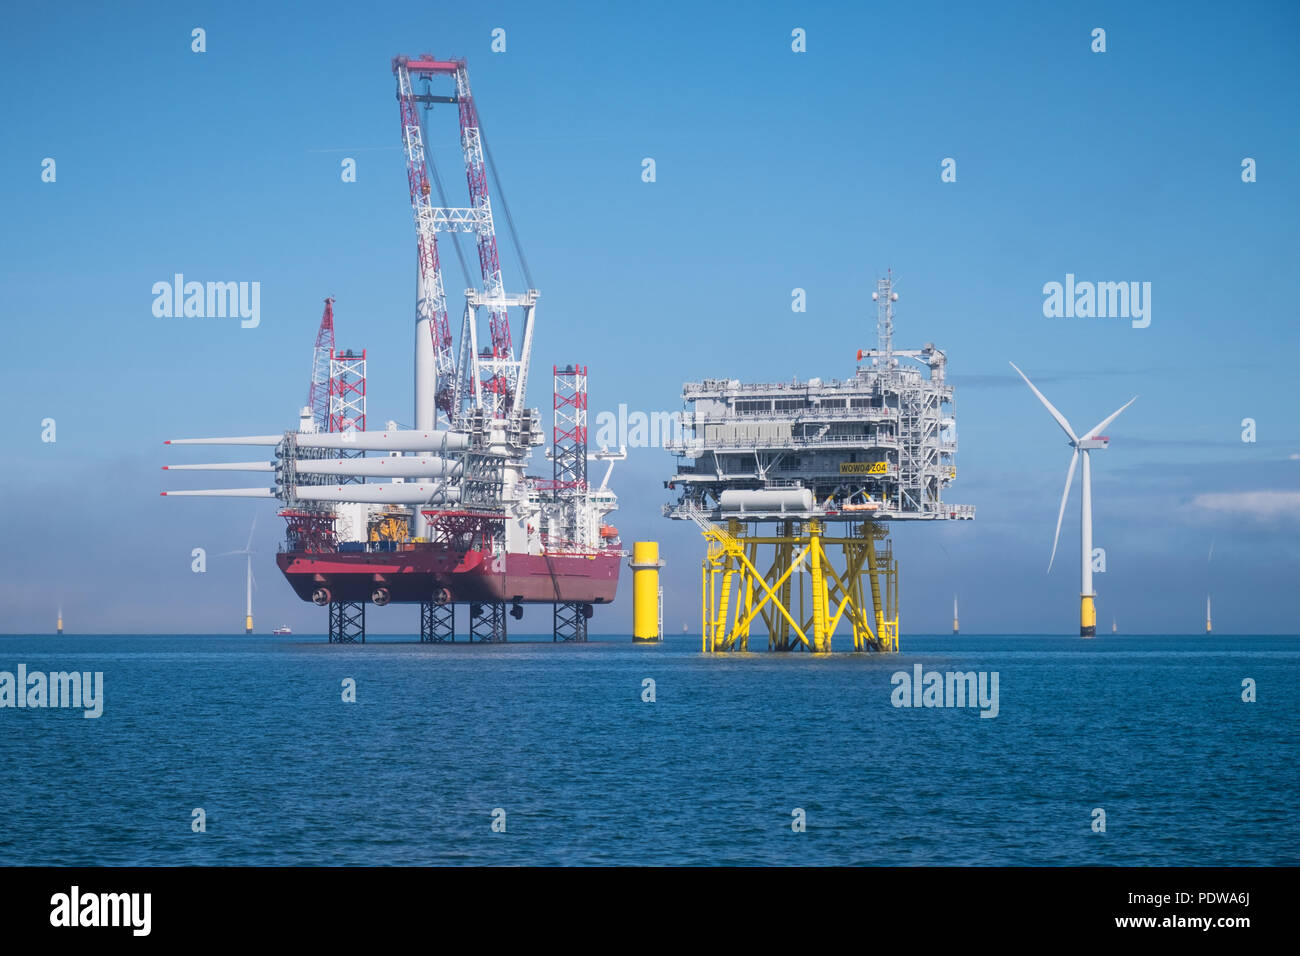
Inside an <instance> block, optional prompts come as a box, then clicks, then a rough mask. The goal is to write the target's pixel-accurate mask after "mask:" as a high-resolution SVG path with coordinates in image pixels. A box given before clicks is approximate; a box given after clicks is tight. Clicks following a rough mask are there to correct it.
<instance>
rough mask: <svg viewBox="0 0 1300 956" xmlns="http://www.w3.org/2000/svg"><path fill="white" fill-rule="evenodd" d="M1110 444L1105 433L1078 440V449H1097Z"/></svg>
mask: <svg viewBox="0 0 1300 956" xmlns="http://www.w3.org/2000/svg"><path fill="white" fill-rule="evenodd" d="M1109 446H1110V439H1109V438H1107V437H1106V436H1105V435H1097V436H1096V437H1094V438H1082V439H1080V440H1079V444H1078V446H1077V447H1078V449H1079V450H1080V451H1098V450H1100V449H1104V448H1107V447H1109Z"/></svg>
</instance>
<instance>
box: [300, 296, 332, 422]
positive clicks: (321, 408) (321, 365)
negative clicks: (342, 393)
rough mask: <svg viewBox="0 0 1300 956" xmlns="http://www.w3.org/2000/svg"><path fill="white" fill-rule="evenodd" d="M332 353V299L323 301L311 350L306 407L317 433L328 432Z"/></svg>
mask: <svg viewBox="0 0 1300 956" xmlns="http://www.w3.org/2000/svg"><path fill="white" fill-rule="evenodd" d="M333 352H334V299H333V298H328V299H326V300H325V312H324V313H323V314H322V315H321V319H320V329H319V330H318V331H317V332H316V346H315V348H314V349H313V350H312V362H311V387H310V388H309V389H308V390H307V406H308V407H309V408H310V409H311V419H312V421H313V422H314V423H315V425H316V428H317V430H318V431H328V430H329V415H330V355H331V354H332V353H333Z"/></svg>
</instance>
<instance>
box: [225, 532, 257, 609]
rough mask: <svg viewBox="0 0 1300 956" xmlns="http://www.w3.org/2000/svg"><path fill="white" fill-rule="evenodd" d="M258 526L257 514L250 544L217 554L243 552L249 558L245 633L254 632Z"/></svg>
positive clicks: (249, 540) (249, 536) (249, 534)
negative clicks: (254, 567)
mask: <svg viewBox="0 0 1300 956" xmlns="http://www.w3.org/2000/svg"><path fill="white" fill-rule="evenodd" d="M256 527H257V515H253V523H252V525H250V526H249V529H248V544H247V545H245V546H244V547H243V548H241V549H240V550H238V551H223V552H222V553H221V554H219V555H217V557H219V558H224V557H226V556H227V555H231V554H242V555H244V556H245V557H246V558H247V561H248V581H247V586H246V587H247V601H246V604H245V608H244V633H245V634H252V633H253V588H255V587H257V583H256V582H255V581H254V580H253V555H254V554H256V552H255V551H254V550H253V531H254V529H255V528H256Z"/></svg>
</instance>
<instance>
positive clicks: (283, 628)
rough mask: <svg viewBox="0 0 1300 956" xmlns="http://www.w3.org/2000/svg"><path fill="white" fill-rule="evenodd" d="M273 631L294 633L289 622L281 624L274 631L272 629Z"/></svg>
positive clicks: (274, 632) (273, 632)
mask: <svg viewBox="0 0 1300 956" xmlns="http://www.w3.org/2000/svg"><path fill="white" fill-rule="evenodd" d="M271 633H272V634H292V633H293V628H291V627H290V626H289V625H288V624H281V625H280V626H279V627H277V628H276V629H275V630H274V631H272V632H271Z"/></svg>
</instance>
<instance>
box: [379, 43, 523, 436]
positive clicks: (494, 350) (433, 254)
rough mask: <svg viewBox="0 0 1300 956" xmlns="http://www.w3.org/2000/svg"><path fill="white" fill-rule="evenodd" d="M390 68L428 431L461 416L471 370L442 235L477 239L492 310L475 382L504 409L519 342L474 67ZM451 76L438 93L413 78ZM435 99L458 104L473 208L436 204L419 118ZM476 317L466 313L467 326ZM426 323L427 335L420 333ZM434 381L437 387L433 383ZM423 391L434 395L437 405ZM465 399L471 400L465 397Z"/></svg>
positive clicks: (422, 417)
mask: <svg viewBox="0 0 1300 956" xmlns="http://www.w3.org/2000/svg"><path fill="white" fill-rule="evenodd" d="M393 73H394V74H395V75H396V77H397V100H398V105H399V107H400V113H401V123H402V144H403V148H404V150H405V152H406V168H407V180H408V184H409V186H410V192H411V208H412V211H413V214H414V217H415V228H416V235H417V242H418V254H419V264H420V274H419V291H418V294H417V301H416V323H417V328H418V329H420V330H421V331H417V336H416V347H417V349H423V348H425V345H424V342H425V341H429V342H430V343H431V345H432V352H431V355H430V361H429V362H427V363H424V364H423V365H421V366H417V373H416V378H417V381H416V392H417V395H419V396H421V399H420V401H421V402H422V404H421V405H420V406H418V407H417V409H416V412H417V415H416V426H417V427H419V428H429V427H432V426H433V424H434V418H435V416H436V411H439V410H440V411H442V412H443V413H444V414H445V415H446V416H447V418H448V421H449V422H454V421H455V419H456V417H457V416H458V415H459V413H460V409H459V408H458V407H456V406H457V391H458V390H459V391H461V392H464V391H465V389H464V388H463V387H459V384H460V382H461V381H462V380H463V379H464V378H465V376H466V374H467V372H468V371H469V368H468V363H467V361H466V358H467V354H466V353H467V348H466V345H467V343H466V342H465V341H464V336H462V343H461V349H460V359H459V360H457V358H456V357H455V355H454V353H453V349H452V339H451V328H450V323H449V321H448V317H447V297H446V292H445V284H444V282H443V277H442V267H441V262H440V259H439V256H438V239H437V234H438V233H439V232H465V233H472V234H473V235H474V236H475V243H476V245H477V248H478V259H479V271H480V273H481V275H482V280H483V288H482V297H483V299H484V300H485V301H484V304H485V305H487V307H488V311H489V314H490V320H489V343H488V344H487V346H486V347H485V348H484V349H483V351H482V353H479V352H477V351H475V352H474V353H473V354H472V355H470V356H468V357H469V358H470V359H486V360H488V361H479V362H477V363H476V364H478V366H479V367H480V369H481V370H482V376H481V378H480V380H479V382H478V383H477V384H478V387H479V388H481V390H482V391H483V392H487V393H489V394H491V395H494V396H497V398H498V401H497V405H498V408H499V410H500V411H501V412H502V413H508V412H509V411H510V410H511V409H512V408H513V406H514V402H515V397H516V394H517V392H518V391H519V382H518V375H519V366H518V364H517V363H516V362H515V358H514V344H513V340H512V337H511V333H510V316H509V311H508V308H507V297H506V295H505V285H504V282H503V280H502V275H501V257H500V253H499V252H498V249H497V238H496V226H495V223H494V220H493V216H492V201H491V197H490V195H489V191H488V179H487V166H486V164H485V162H484V151H483V137H482V133H481V131H480V128H479V118H478V108H477V107H476V106H475V104H474V97H473V94H472V93H471V91H470V85H469V70H468V69H467V68H466V65H465V61H464V60H463V59H451V60H439V59H436V58H435V57H433V56H432V55H431V54H427V53H426V54H422V55H421V56H418V57H405V56H399V57H395V58H394V59H393ZM443 76H449V77H451V78H452V80H453V82H454V89H455V92H454V93H453V94H452V95H450V96H439V95H434V94H432V93H430V92H428V88H427V85H426V88H425V90H424V91H423V92H419V93H417V92H416V91H415V89H414V86H413V79H420V80H424V81H425V82H426V84H427V83H428V82H429V81H431V80H432V79H434V78H435V77H443ZM436 103H454V104H456V106H457V114H458V118H459V123H460V144H461V151H462V154H463V157H464V162H465V179H466V183H467V185H468V188H469V206H467V207H459V208H451V207H437V206H435V205H434V204H433V199H432V196H431V190H430V186H429V179H430V177H429V165H428V154H427V151H426V148H425V143H424V133H423V131H422V128H421V123H420V108H421V107H424V108H426V109H428V108H431V107H432V106H433V105H434V104H436ZM468 322H472V316H470V315H469V314H468V313H467V323H468ZM426 324H427V326H428V329H429V331H428V333H427V334H426V333H424V332H423V331H422V329H423V327H424V326H425V325H426ZM435 381H436V384H435ZM426 396H431V397H432V400H433V401H432V407H425V406H426V405H428V404H429V403H428V401H427V400H426V399H425V397H426ZM460 397H461V400H465V399H467V398H468V396H467V395H461V396H460Z"/></svg>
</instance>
